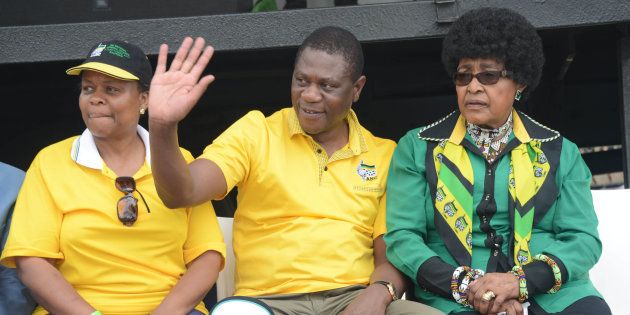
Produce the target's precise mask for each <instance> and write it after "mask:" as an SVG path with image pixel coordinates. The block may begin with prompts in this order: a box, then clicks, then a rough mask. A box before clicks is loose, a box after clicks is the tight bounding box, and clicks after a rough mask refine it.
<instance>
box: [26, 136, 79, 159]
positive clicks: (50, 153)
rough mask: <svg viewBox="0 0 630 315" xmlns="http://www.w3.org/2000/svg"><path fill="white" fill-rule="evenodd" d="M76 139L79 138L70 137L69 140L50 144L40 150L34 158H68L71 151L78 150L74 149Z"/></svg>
mask: <svg viewBox="0 0 630 315" xmlns="http://www.w3.org/2000/svg"><path fill="white" fill-rule="evenodd" d="M78 138H79V136H72V137H70V138H66V139H63V140H61V141H58V142H55V143H53V144H50V145H48V146H46V147H44V148H43V149H41V150H40V151H39V152H38V153H37V156H36V158H43V157H46V158H61V157H68V158H70V157H71V155H72V151H73V150H75V149H78V148H75V147H76V146H77V144H76V140H77V139H78Z"/></svg>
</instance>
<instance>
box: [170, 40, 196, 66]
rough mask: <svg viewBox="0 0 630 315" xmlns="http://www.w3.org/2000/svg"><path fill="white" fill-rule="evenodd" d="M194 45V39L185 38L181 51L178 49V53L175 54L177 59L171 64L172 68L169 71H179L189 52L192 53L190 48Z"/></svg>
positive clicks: (180, 47)
mask: <svg viewBox="0 0 630 315" xmlns="http://www.w3.org/2000/svg"><path fill="white" fill-rule="evenodd" d="M192 44H193V39H192V38H191V37H189V36H187V37H186V38H184V41H183V42H182V44H181V45H179V49H177V53H176V54H175V58H173V62H172V63H171V67H170V68H169V71H179V70H180V69H181V68H182V65H183V64H184V61H185V60H186V57H187V56H188V52H189V51H190V46H192Z"/></svg>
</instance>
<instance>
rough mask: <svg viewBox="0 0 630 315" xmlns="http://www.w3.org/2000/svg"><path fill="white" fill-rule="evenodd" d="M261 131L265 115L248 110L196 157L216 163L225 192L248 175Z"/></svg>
mask: <svg viewBox="0 0 630 315" xmlns="http://www.w3.org/2000/svg"><path fill="white" fill-rule="evenodd" d="M265 131H266V127H265V116H264V115H263V114H262V113H261V112H260V111H251V112H249V113H247V114H246V115H245V116H243V117H242V118H241V119H239V120H238V121H236V122H235V123H234V124H232V126H230V127H229V128H228V129H227V130H225V131H224V132H223V133H222V134H221V135H220V136H219V137H217V138H216V139H215V140H214V141H213V142H212V144H210V145H209V146H207V147H206V148H205V149H204V151H203V153H202V154H201V155H200V156H199V157H198V159H207V160H210V161H212V162H214V163H216V164H217V165H218V166H219V168H220V169H221V171H222V172H223V176H225V180H226V182H227V189H226V192H229V191H230V190H232V188H234V187H235V186H238V184H239V183H241V182H243V181H244V180H245V179H246V178H247V177H248V176H249V171H250V169H251V162H252V159H253V158H254V157H256V156H257V151H258V150H257V147H258V146H257V144H258V143H259V139H260V137H261V135H262V134H263V133H264V132H265Z"/></svg>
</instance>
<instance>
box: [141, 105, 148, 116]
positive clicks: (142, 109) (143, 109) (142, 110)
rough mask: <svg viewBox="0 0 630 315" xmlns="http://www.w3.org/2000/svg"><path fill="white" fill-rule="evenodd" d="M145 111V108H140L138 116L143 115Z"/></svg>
mask: <svg viewBox="0 0 630 315" xmlns="http://www.w3.org/2000/svg"><path fill="white" fill-rule="evenodd" d="M146 111H147V109H146V108H144V107H142V108H140V115H144V113H145V112H146Z"/></svg>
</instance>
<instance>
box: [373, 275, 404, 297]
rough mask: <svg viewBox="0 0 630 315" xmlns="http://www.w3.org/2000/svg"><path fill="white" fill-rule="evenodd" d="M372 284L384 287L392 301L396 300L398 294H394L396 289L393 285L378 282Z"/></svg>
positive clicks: (381, 281)
mask: <svg viewBox="0 0 630 315" xmlns="http://www.w3.org/2000/svg"><path fill="white" fill-rule="evenodd" d="M374 283H378V284H382V285H384V286H385V287H386V288H387V291H389V295H391V296H392V301H396V300H398V292H396V288H395V287H394V285H393V284H392V283H391V282H387V281H383V280H378V281H374V282H373V283H372V284H374Z"/></svg>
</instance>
